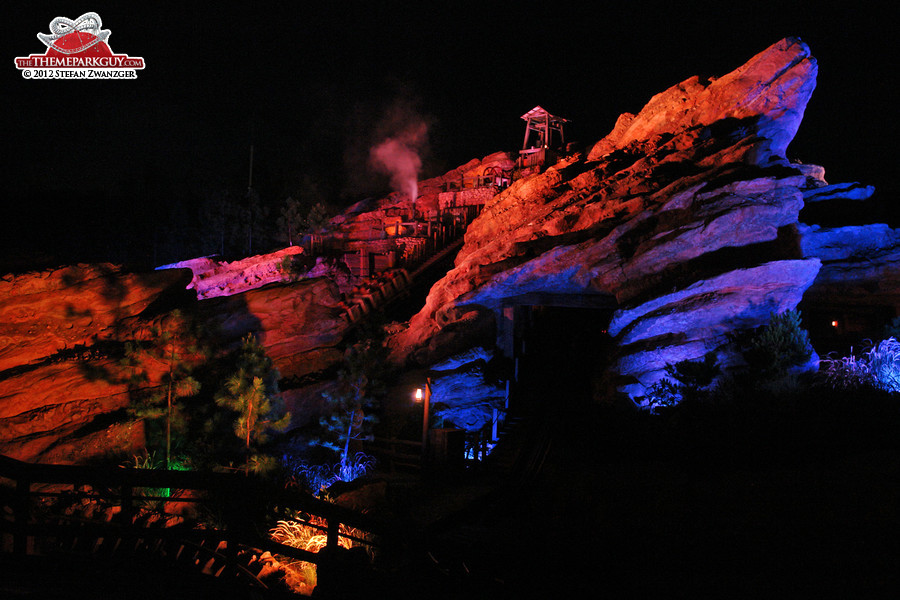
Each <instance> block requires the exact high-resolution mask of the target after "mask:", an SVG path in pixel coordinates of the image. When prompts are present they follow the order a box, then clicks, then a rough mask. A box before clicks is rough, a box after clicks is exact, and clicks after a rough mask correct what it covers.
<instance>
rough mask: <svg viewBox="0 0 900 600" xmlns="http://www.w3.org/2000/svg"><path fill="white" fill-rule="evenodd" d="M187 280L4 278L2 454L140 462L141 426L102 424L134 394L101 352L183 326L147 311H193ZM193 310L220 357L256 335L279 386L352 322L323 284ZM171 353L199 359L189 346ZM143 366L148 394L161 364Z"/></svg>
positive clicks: (326, 355)
mask: <svg viewBox="0 0 900 600" xmlns="http://www.w3.org/2000/svg"><path fill="white" fill-rule="evenodd" d="M190 281H191V272H190V271H189V270H187V269H169V270H161V271H153V272H150V273H142V274H136V273H126V272H123V271H122V270H121V269H120V268H118V267H116V266H114V265H77V266H72V267H66V268H62V269H56V270H51V271H44V272H38V273H28V274H24V275H17V276H6V277H4V278H3V279H0V454H6V455H9V456H13V457H15V458H18V459H22V460H28V461H39V462H55V463H72V462H81V461H84V460H88V459H90V458H92V457H96V456H102V455H108V454H116V453H119V454H123V455H125V456H130V455H132V454H135V453H137V452H138V451H139V450H140V449H141V448H142V447H143V446H144V444H145V440H144V429H143V426H142V424H141V422H140V421H129V420H122V419H120V418H117V419H114V420H111V419H108V418H107V417H108V416H109V415H111V414H113V413H116V412H117V411H121V410H122V409H124V408H125V407H126V406H128V404H129V402H130V399H131V396H130V392H132V391H133V389H131V390H130V389H129V385H128V383H127V381H128V378H129V370H128V367H126V366H124V365H123V364H122V363H121V362H120V360H119V357H118V356H115V355H113V354H114V352H112V353H108V349H109V348H111V347H116V348H118V347H119V346H120V345H121V344H124V343H125V342H127V341H131V340H141V341H148V340H151V339H154V334H153V332H152V330H153V329H154V328H157V329H165V330H171V328H173V327H179V328H180V327H183V326H185V324H186V323H187V320H188V317H187V316H182V317H180V318H175V317H174V316H173V314H171V313H167V312H161V313H157V312H156V311H147V312H145V311H146V309H147V308H148V307H151V305H153V304H154V303H156V305H157V306H159V305H160V304H165V305H167V306H171V305H172V304H173V302H174V303H175V304H177V305H181V306H187V307H190V306H191V304H192V303H194V302H196V300H195V299H194V298H193V297H192V296H193V292H191V291H186V290H185V287H186V286H187V285H188V283H189V282H190ZM167 298H168V299H170V300H171V301H167ZM191 312H195V313H196V316H195V317H193V318H194V319H195V323H197V324H200V325H206V326H207V327H209V326H212V325H214V326H216V327H217V328H218V331H219V334H218V338H217V349H218V350H222V351H224V350H227V349H229V348H232V347H237V346H239V345H240V340H241V338H242V337H243V336H244V335H246V334H247V333H252V334H255V335H256V336H257V338H258V339H259V341H260V342H261V343H262V345H263V346H264V347H265V348H266V351H267V353H268V355H269V357H270V358H271V359H272V360H273V362H274V364H275V366H276V368H278V370H279V371H280V373H281V375H282V376H283V377H301V376H303V375H305V374H307V373H309V372H312V371H317V370H324V369H326V368H328V367H330V366H332V365H334V364H335V363H336V362H338V361H340V360H341V358H342V354H341V352H339V351H338V350H337V349H336V348H335V346H336V345H337V344H338V342H339V341H340V340H341V338H342V337H343V334H344V332H345V331H346V328H347V322H346V321H345V320H344V319H342V318H341V314H342V313H343V309H342V306H341V297H340V293H339V292H338V289H337V286H336V284H334V283H333V282H332V281H331V280H329V279H327V278H324V277H322V278H315V279H307V280H302V281H299V282H297V283H296V284H293V285H281V286H269V287H266V288H262V289H254V290H250V291H247V292H245V293H242V294H237V295H234V296H230V297H227V298H215V299H212V300H208V301H202V302H200V303H199V307H198V308H197V309H196V310H195V311H191ZM185 344H187V341H186V342H185ZM119 352H121V349H120V348H119ZM178 353H179V355H181V356H184V357H185V359H186V360H192V361H195V362H196V363H197V364H199V363H200V362H201V361H203V360H205V359H204V358H203V357H202V356H198V355H193V354H192V353H191V351H190V350H189V349H188V348H187V347H183V348H179V350H178ZM141 368H142V369H143V370H144V371H145V373H146V376H147V381H146V382H144V383H142V384H140V385H141V387H142V389H145V390H152V389H153V388H158V387H159V386H161V385H162V381H163V376H164V375H165V373H166V372H167V368H168V366H167V364H166V363H165V362H164V361H162V360H159V359H158V358H153V357H145V358H143V360H142V363H141ZM132 385H134V384H132ZM113 421H114V422H113ZM98 423H102V425H98Z"/></svg>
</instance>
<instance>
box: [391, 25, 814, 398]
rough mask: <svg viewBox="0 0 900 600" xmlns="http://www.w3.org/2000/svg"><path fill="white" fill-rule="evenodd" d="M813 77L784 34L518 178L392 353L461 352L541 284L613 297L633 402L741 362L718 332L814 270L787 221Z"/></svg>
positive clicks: (797, 202) (791, 299)
mask: <svg viewBox="0 0 900 600" xmlns="http://www.w3.org/2000/svg"><path fill="white" fill-rule="evenodd" d="M816 72H817V66H816V61H815V59H813V58H812V57H811V56H810V52H809V48H808V47H807V46H806V45H805V44H803V43H802V42H800V41H799V40H796V39H786V40H782V41H781V42H779V43H777V44H775V45H773V46H772V47H770V48H768V49H766V50H765V51H763V52H761V53H760V54H758V55H757V56H755V57H753V58H752V59H751V60H750V61H749V62H748V63H747V64H745V65H744V66H742V67H740V68H738V69H736V70H735V71H733V72H732V73H729V74H728V75H725V76H724V77H721V78H719V79H716V80H713V81H711V82H709V83H701V81H700V80H699V78H697V77H694V78H691V79H688V80H686V81H684V82H682V83H680V84H678V85H676V86H673V87H672V88H669V89H668V90H666V91H665V92H662V93H661V94H658V95H656V96H654V97H653V98H652V99H651V100H650V102H649V103H648V104H647V106H646V107H644V109H643V110H642V111H641V112H640V113H639V114H638V115H636V116H635V115H628V114H626V115H622V117H620V118H619V120H618V122H617V123H616V125H615V128H614V129H613V131H612V132H611V133H610V134H609V135H608V136H606V137H605V138H604V139H603V140H601V141H599V142H598V143H597V144H595V145H594V146H593V148H592V149H591V150H590V151H589V152H588V153H587V156H573V157H570V158H568V159H565V160H563V161H561V162H560V163H559V164H557V165H556V166H555V167H551V168H550V169H548V170H547V171H546V172H544V173H542V174H540V175H537V176H533V177H528V178H525V179H521V180H519V181H517V182H515V183H514V184H513V185H512V186H511V187H510V188H508V189H507V190H505V191H503V192H501V193H500V194H498V195H497V196H495V197H494V198H493V199H492V200H491V201H490V202H489V203H488V204H487V205H486V206H485V208H484V211H483V212H482V213H481V215H480V216H479V217H478V218H477V219H476V220H475V221H474V222H473V223H472V224H471V225H470V227H469V229H468V231H467V233H466V238H465V245H464V246H463V248H462V249H461V250H460V252H459V255H458V256H457V258H456V261H455V267H454V268H453V269H452V270H451V271H450V272H449V273H447V275H446V276H445V277H444V278H443V279H442V280H440V281H439V282H438V283H437V284H436V285H435V286H434V287H433V288H432V289H431V292H430V293H429V295H428V298H427V300H426V305H425V307H424V308H423V309H422V310H421V311H420V312H419V313H418V314H417V315H416V316H415V317H414V318H413V319H412V320H411V322H410V327H409V328H408V329H407V330H406V331H404V332H402V333H400V334H398V335H397V336H395V337H394V339H392V340H391V343H392V347H393V348H394V354H393V356H394V358H395V359H396V360H399V361H403V360H413V361H415V362H421V363H425V364H430V363H431V362H433V361H434V360H438V359H439V358H440V357H441V356H444V355H446V354H448V353H449V352H448V351H447V350H446V349H443V348H442V347H441V345H440V344H439V343H436V342H435V341H436V340H440V339H441V336H444V335H445V334H444V332H447V331H453V332H455V338H454V346H455V348H454V351H455V350H458V347H459V346H460V345H462V342H461V341H460V339H459V338H460V337H461V335H464V332H465V330H466V329H465V327H463V326H462V319H463V318H464V315H471V313H472V311H473V310H474V311H482V312H483V311H488V312H490V311H493V312H494V314H495V315H497V316H498V317H499V312H500V306H501V303H502V302H503V300H504V299H505V298H511V297H515V296H519V295H522V294H525V293H529V292H549V293H556V294H575V295H577V294H585V293H604V294H608V295H611V296H614V297H615V299H616V300H617V301H618V303H619V306H620V310H618V311H617V312H616V313H615V316H614V318H613V324H612V325H611V327H610V333H611V334H612V335H614V336H616V340H617V341H618V343H619V345H620V350H619V357H618V359H617V363H616V366H615V369H616V370H617V371H618V374H619V375H621V376H624V377H626V378H630V380H631V381H632V382H633V383H631V384H628V385H624V386H621V387H620V390H621V391H624V392H628V393H629V394H631V395H633V396H634V395H640V394H642V393H643V390H644V389H645V387H646V386H649V385H651V384H652V383H653V382H655V381H656V380H658V379H659V378H660V377H661V376H662V375H663V370H662V369H663V367H664V366H665V364H666V363H674V362H677V361H679V360H683V359H696V358H700V357H702V356H703V355H704V354H705V353H706V352H708V351H716V352H718V353H719V354H720V357H719V358H720V360H722V362H724V363H725V364H726V365H727V364H729V362H730V361H732V360H736V357H733V356H727V355H726V350H725V346H726V337H725V336H726V334H727V333H728V332H730V331H733V330H735V329H738V328H751V327H756V326H759V325H761V324H763V323H764V322H766V321H767V319H768V317H769V315H770V314H771V312H773V311H783V310H788V309H792V308H794V307H796V305H797V303H798V302H799V301H800V299H801V297H802V296H803V292H804V291H805V290H806V289H807V288H808V287H809V286H810V285H811V284H812V283H813V281H814V280H815V278H816V275H817V273H818V271H819V268H820V261H819V259H818V258H817V257H816V256H815V255H803V254H802V253H801V252H800V250H799V246H800V242H799V237H798V234H797V231H796V228H795V226H796V224H797V221H798V214H799V211H800V209H801V208H802V207H803V197H804V192H805V191H808V190H811V189H815V188H818V187H820V186H824V185H825V182H824V181H823V180H822V179H821V177H822V172H821V169H819V170H815V169H810V168H809V167H808V166H806V165H793V164H791V163H790V162H789V161H788V160H787V159H786V158H785V155H784V153H785V150H786V148H787V146H788V144H789V142H790V141H791V139H793V137H794V134H795V133H796V131H797V128H798V126H799V123H800V120H801V118H802V116H803V112H804V109H805V107H806V104H807V102H808V100H809V98H810V95H811V94H812V91H813V89H814V88H815V77H816ZM461 332H463V333H461ZM476 343H477V342H476V340H473V341H472V343H471V345H472V346H474V345H476Z"/></svg>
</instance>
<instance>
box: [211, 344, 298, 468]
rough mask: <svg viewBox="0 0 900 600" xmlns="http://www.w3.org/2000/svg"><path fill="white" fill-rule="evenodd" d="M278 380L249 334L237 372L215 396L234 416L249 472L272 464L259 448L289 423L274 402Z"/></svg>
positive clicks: (235, 429) (234, 427) (264, 355)
mask: <svg viewBox="0 0 900 600" xmlns="http://www.w3.org/2000/svg"><path fill="white" fill-rule="evenodd" d="M277 377H278V376H277V373H276V371H275V370H274V368H273V367H272V361H271V360H270V359H269V357H268V356H266V353H265V350H264V349H263V348H262V346H260V344H259V342H257V341H256V339H255V338H254V337H253V336H252V335H250V334H248V335H247V337H245V338H244V342H243V345H242V348H241V354H240V356H239V358H238V370H237V372H236V373H235V374H234V375H232V376H231V377H229V378H228V380H227V381H226V382H225V386H224V389H223V390H222V391H221V392H220V393H219V394H218V395H217V396H216V404H218V405H219V406H222V407H224V408H228V409H231V410H232V411H234V412H235V413H236V415H235V419H234V422H233V429H234V433H235V435H236V436H237V437H238V438H239V439H240V440H241V441H242V442H243V444H244V451H245V453H246V470H247V472H248V473H249V472H250V471H254V472H263V471H266V470H268V469H269V468H271V467H273V466H274V465H275V461H274V460H273V459H271V458H270V457H267V456H265V455H263V454H261V453H260V452H259V447H260V446H261V445H262V444H264V443H265V442H266V441H268V432H269V431H270V430H273V431H284V430H285V429H287V428H288V426H289V425H290V422H291V414H290V413H289V412H284V411H283V410H282V409H281V407H280V406H279V404H278V402H277V397H276V394H277V393H278V385H277Z"/></svg>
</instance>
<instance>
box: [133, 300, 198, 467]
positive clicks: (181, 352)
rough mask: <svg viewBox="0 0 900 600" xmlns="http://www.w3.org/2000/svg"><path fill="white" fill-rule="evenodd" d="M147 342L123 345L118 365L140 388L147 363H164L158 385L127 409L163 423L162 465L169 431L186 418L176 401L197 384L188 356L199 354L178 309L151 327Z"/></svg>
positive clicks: (179, 428) (168, 445)
mask: <svg viewBox="0 0 900 600" xmlns="http://www.w3.org/2000/svg"><path fill="white" fill-rule="evenodd" d="M151 335H152V337H151V341H150V342H149V343H145V344H139V343H135V342H131V343H128V344H126V352H125V359H124V360H123V361H122V366H124V367H126V368H127V369H128V372H129V376H128V378H127V382H128V384H129V386H131V387H133V388H136V387H140V386H141V385H142V384H144V383H145V382H146V381H147V379H148V378H147V365H148V363H149V361H151V360H154V361H158V362H162V363H163V364H164V365H165V372H164V374H163V376H162V386H161V389H159V391H157V392H155V393H152V394H149V395H138V396H137V397H136V398H134V399H133V401H132V404H131V406H130V407H129V412H130V413H131V414H132V415H133V416H134V417H136V418H139V419H147V420H150V421H156V420H164V423H165V432H166V435H165V468H166V469H167V470H168V469H169V467H170V465H171V460H172V434H173V431H174V433H176V434H180V433H183V432H184V430H185V429H186V425H187V418H186V416H185V415H184V413H183V411H182V410H181V407H180V406H179V403H178V400H180V399H184V398H188V397H191V396H195V395H197V393H198V392H199V391H200V383H199V382H198V381H197V380H196V379H195V378H194V377H193V375H192V371H193V368H194V361H193V360H192V359H191V358H190V356H191V355H195V356H196V355H197V354H200V353H201V352H200V349H199V347H198V345H197V343H196V336H195V335H193V334H192V332H190V331H189V330H188V328H187V327H186V326H185V324H184V320H183V317H182V314H181V312H180V311H178V310H175V311H173V312H172V313H171V314H170V315H169V317H168V318H167V319H166V320H165V321H164V322H163V323H162V325H161V326H159V327H154V328H153V329H152V330H151Z"/></svg>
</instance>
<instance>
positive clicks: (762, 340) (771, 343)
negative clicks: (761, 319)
mask: <svg viewBox="0 0 900 600" xmlns="http://www.w3.org/2000/svg"><path fill="white" fill-rule="evenodd" d="M740 345H741V346H742V347H741V352H742V354H743V357H744V360H745V361H746V362H747V365H748V367H749V368H750V370H751V372H753V373H755V374H758V375H761V376H765V377H780V376H783V375H786V374H787V373H788V372H789V371H790V370H791V369H792V368H794V367H799V366H802V365H804V364H806V363H807V362H808V361H809V359H810V358H811V357H812V355H813V347H812V344H810V343H809V334H808V333H807V332H806V330H805V329H803V327H802V326H801V322H800V312H799V311H796V310H789V311H785V312H783V313H781V314H773V315H772V317H771V319H770V320H769V323H768V324H766V325H764V326H762V327H759V328H757V329H755V330H753V332H751V333H750V334H748V335H747V336H746V338H745V339H744V340H743V343H741V344H740Z"/></svg>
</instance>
